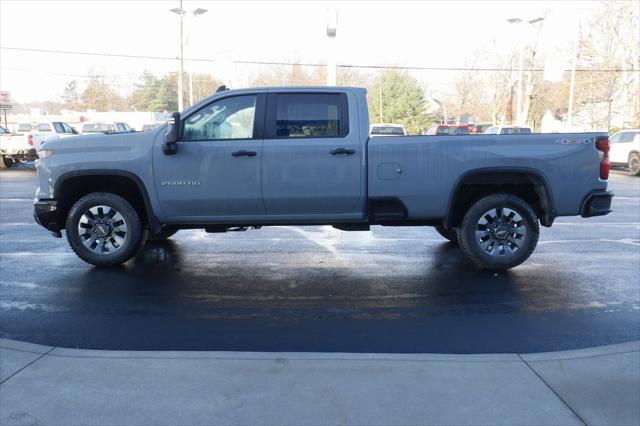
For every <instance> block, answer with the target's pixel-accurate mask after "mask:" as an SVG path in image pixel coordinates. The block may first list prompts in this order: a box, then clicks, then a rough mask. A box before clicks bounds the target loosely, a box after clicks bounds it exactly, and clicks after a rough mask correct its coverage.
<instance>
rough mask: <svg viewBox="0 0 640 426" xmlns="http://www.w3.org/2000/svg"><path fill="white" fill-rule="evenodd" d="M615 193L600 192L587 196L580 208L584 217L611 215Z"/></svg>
mask: <svg viewBox="0 0 640 426" xmlns="http://www.w3.org/2000/svg"><path fill="white" fill-rule="evenodd" d="M612 200H613V192H610V191H605V190H598V191H594V192H592V193H590V194H589V195H587V196H586V198H585V199H584V201H583V202H582V207H581V208H580V215H581V216H582V217H593V216H603V215H605V214H609V213H611V201H612Z"/></svg>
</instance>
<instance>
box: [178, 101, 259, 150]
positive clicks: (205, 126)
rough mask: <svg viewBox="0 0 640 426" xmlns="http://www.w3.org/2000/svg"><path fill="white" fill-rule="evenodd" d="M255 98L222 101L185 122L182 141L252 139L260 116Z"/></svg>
mask: <svg viewBox="0 0 640 426" xmlns="http://www.w3.org/2000/svg"><path fill="white" fill-rule="evenodd" d="M256 102H257V97H256V96H255V95H248V96H234V97H232V98H225V99H221V100H219V101H217V102H214V103H212V104H210V105H208V106H207V107H205V108H203V109H201V110H200V111H198V112H197V113H195V114H194V115H192V116H191V117H189V118H187V119H186V120H185V122H184V129H183V131H182V140H184V141H210V140H224V139H252V138H253V124H254V121H255V115H256Z"/></svg>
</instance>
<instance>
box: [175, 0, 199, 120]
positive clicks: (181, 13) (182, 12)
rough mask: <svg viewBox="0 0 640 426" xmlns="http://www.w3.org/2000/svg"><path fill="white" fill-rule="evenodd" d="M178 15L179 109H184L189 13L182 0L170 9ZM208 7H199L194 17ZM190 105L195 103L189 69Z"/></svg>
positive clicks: (194, 12) (191, 76)
mask: <svg viewBox="0 0 640 426" xmlns="http://www.w3.org/2000/svg"><path fill="white" fill-rule="evenodd" d="M169 12H173V13H175V14H176V15H179V16H180V73H179V74H178V110H180V111H182V110H183V108H184V81H183V77H184V17H185V14H186V13H187V12H186V11H185V10H184V8H183V7H182V0H180V7H176V8H174V9H171V10H169ZM206 12H207V9H201V8H197V9H196V10H194V11H193V12H191V13H192V14H193V16H194V17H196V16H198V15H202V14H203V13H206ZM189 105H193V75H192V72H191V70H189Z"/></svg>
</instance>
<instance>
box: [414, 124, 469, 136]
mask: <svg viewBox="0 0 640 426" xmlns="http://www.w3.org/2000/svg"><path fill="white" fill-rule="evenodd" d="M468 134H470V132H469V125H467V124H462V125H459V126H454V125H447V124H438V125H436V126H432V127H431V128H429V130H427V132H426V133H425V135H435V136H447V135H449V136H457V135H468Z"/></svg>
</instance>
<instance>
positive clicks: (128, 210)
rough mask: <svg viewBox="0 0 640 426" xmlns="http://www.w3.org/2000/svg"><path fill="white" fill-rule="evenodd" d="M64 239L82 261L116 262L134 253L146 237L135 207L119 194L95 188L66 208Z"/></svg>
mask: <svg viewBox="0 0 640 426" xmlns="http://www.w3.org/2000/svg"><path fill="white" fill-rule="evenodd" d="M66 232H67V240H68V241H69V245H70V246H71V248H72V249H73V251H74V252H75V253H76V254H77V255H78V256H79V257H80V258H81V259H82V260H84V261H85V262H88V263H90V264H92V265H96V266H111V265H119V264H121V263H124V262H126V261H127V260H129V259H131V258H132V257H134V256H135V255H136V254H137V253H138V251H139V250H140V248H141V247H142V245H143V244H144V241H145V240H146V237H147V235H146V228H144V227H143V225H142V223H141V222H140V218H139V217H138V214H137V212H136V210H135V209H134V208H133V207H132V206H131V204H129V202H127V201H126V200H125V199H124V198H122V197H120V196H119V195H116V194H112V193H108V192H94V193H91V194H88V195H85V196H84V197H82V198H80V199H79V200H78V201H77V202H76V203H75V204H74V205H73V207H71V210H69V214H68V216H67V222H66Z"/></svg>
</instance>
